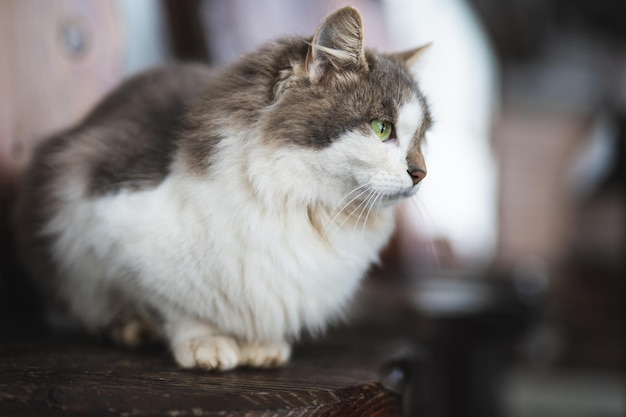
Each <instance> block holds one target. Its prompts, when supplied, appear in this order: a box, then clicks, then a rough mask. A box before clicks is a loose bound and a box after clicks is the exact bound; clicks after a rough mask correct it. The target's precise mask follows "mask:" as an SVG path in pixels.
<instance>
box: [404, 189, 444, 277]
mask: <svg viewBox="0 0 626 417" xmlns="http://www.w3.org/2000/svg"><path fill="white" fill-rule="evenodd" d="M410 200H411V202H412V203H413V205H414V206H415V209H416V210H415V212H416V213H417V216H418V218H419V221H420V223H421V225H422V228H424V229H429V231H428V233H427V235H429V236H428V238H426V239H423V241H424V243H425V249H426V252H427V254H428V257H429V258H430V259H431V260H432V266H433V268H434V269H436V270H438V269H440V268H441V261H440V256H439V251H438V249H437V246H436V245H435V243H434V242H433V239H432V237H433V236H437V235H438V234H439V233H437V230H436V227H435V222H434V221H433V220H432V217H430V214H429V212H428V209H427V208H426V207H425V206H424V204H423V202H422V201H420V200H419V197H418V196H417V195H414V196H413V197H411V198H410Z"/></svg>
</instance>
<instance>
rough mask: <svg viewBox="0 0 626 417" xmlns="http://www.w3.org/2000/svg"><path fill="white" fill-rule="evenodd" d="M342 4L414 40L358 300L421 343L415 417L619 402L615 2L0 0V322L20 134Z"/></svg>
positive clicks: (8, 305) (228, 56)
mask: <svg viewBox="0 0 626 417" xmlns="http://www.w3.org/2000/svg"><path fill="white" fill-rule="evenodd" d="M347 4H352V5H355V6H356V7H357V8H359V10H360V11H361V12H362V13H363V17H364V21H365V41H366V44H367V45H368V46H370V47H373V48H376V49H378V50H380V51H386V52H393V51H398V50H402V49H408V48H410V47H414V46H418V45H421V44H426V43H428V42H433V46H432V47H431V48H430V50H429V51H428V53H427V54H425V55H424V57H423V59H422V61H421V62H420V63H419V65H418V68H417V69H416V76H417V78H418V80H419V82H420V86H421V87H422V89H423V90H424V91H425V93H426V94H427V96H428V97H429V99H430V101H431V107H432V112H433V114H434V118H435V126H434V128H433V129H432V131H431V132H430V133H429V135H428V137H427V149H426V157H427V164H428V168H429V174H428V177H427V179H426V180H425V181H424V183H423V187H422V189H421V190H420V193H419V195H418V198H417V199H416V200H415V201H411V202H408V203H407V204H405V205H404V206H403V207H401V208H400V209H399V221H398V232H397V233H396V235H395V236H394V239H393V241H392V243H391V245H390V247H389V248H388V249H387V250H386V252H385V254H384V263H383V266H382V267H381V268H379V269H377V270H376V271H374V272H373V273H372V277H370V279H369V280H368V282H367V285H366V291H365V295H364V299H363V300H364V301H362V303H363V304H365V305H366V307H367V308H365V309H363V310H369V311H372V310H375V311H376V313H377V316H378V317H377V319H378V321H379V322H380V324H381V325H382V326H383V327H387V328H390V327H395V328H397V329H399V330H398V331H399V332H400V333H401V334H403V335H408V336H410V337H414V338H415V339H416V340H417V341H418V343H420V344H421V345H423V346H425V347H426V351H429V352H431V353H430V354H429V355H430V356H429V359H428V362H429V363H432V364H434V365H433V366H432V368H433V370H431V371H429V372H431V373H432V375H431V376H432V378H434V379H435V380H436V381H434V382H432V381H431V382H432V384H431V385H432V386H433V387H434V388H433V389H432V391H433V393H434V394H433V396H432V398H433V401H435V402H437V403H438V404H439V406H440V407H439V411H437V412H434V413H433V415H442V416H443V415H450V416H452V415H464V416H471V415H476V416H491V415H493V416H495V415H503V416H512V417H517V416H535V417H541V416H546V417H547V416H550V417H555V416H568V417H569V416H590V417H591V416H606V417H613V416H615V417H617V416H624V415H626V399H625V395H624V393H625V392H626V386H625V385H624V371H625V368H624V367H625V362H624V356H625V352H626V346H625V345H624V337H625V333H626V323H625V316H626V311H625V306H626V300H625V298H626V291H625V290H626V288H625V286H626V271H625V265H624V264H625V262H626V261H625V259H626V253H625V249H624V248H625V245H624V237H625V234H626V221H625V216H626V209H625V200H624V199H625V195H624V193H625V190H626V184H625V179H624V156H625V153H626V150H625V149H624V148H625V143H626V22H625V21H624V16H625V15H626V5H625V4H624V2H622V1H619V0H595V1H593V2H589V1H583V0H355V1H352V2H347V1H330V0H328V1H316V2H311V1H305V0H302V1H293V0H290V1H287V0H267V1H255V0H230V1H219V0H188V1H184V2H182V1H175V0H162V1H157V0H116V1H108V2H102V1H96V0H54V1H52V0H50V1H36V0H19V1H18V0H3V1H2V2H0V215H1V217H0V221H1V223H0V245H1V247H0V253H1V257H2V258H1V260H0V274H1V275H0V313H1V317H2V318H1V319H0V323H1V324H2V326H3V328H4V329H7V331H6V332H5V334H7V332H9V330H8V329H9V328H11V329H12V330H11V331H12V332H20V331H27V330H28V329H32V328H33V327H29V326H31V324H30V323H34V322H35V321H28V320H27V319H28V318H33V317H35V316H36V314H37V312H36V310H35V309H33V308H32V307H31V306H30V305H29V304H28V303H27V302H25V301H24V300H25V299H27V295H25V294H28V293H29V289H28V287H27V284H26V283H25V281H24V280H21V279H14V278H16V277H17V276H19V272H18V270H19V268H18V266H17V265H16V261H15V256H14V253H13V249H12V245H11V239H10V232H9V230H10V229H9V211H10V204H11V201H12V198H13V196H14V195H15V192H16V184H17V181H18V179H19V175H20V172H21V170H22V169H23V167H24V166H25V164H26V163H27V162H28V159H29V156H30V153H31V151H32V148H33V147H34V146H35V145H36V144H37V143H38V142H39V141H41V140H42V139H43V138H44V137H45V136H47V135H49V134H50V133H52V132H55V131H57V130H59V129H62V128H65V127H68V126H70V125H71V124H73V123H76V122H77V121H78V120H80V118H81V117H82V116H83V115H85V113H86V112H87V111H88V110H89V109H90V108H91V107H92V106H93V105H94V104H95V103H96V102H97V101H98V100H99V99H101V98H102V96H103V95H104V94H106V93H107V92H108V91H110V90H111V89H112V88H114V87H115V86H116V85H117V84H119V82H120V81H121V80H122V79H124V78H125V77H128V76H131V75H133V74H135V73H138V72H140V71H142V70H145V69H148V68H151V67H154V66H158V65H163V64H165V63H169V62H174V61H181V60H184V61H190V60H191V61H204V62H209V63H211V64H214V65H225V64H227V63H229V62H232V61H233V60H235V59H237V58H238V57H239V56H240V55H242V54H244V53H245V52H247V51H251V50H253V49H254V48H255V47H257V46H258V45H259V44H261V43H263V42H265V41H267V40H268V39H272V38H275V37H277V36H282V35H309V34H312V33H313V31H314V30H315V27H316V26H317V24H318V23H319V21H320V19H322V18H323V17H324V16H325V15H326V14H327V13H328V12H330V11H332V10H334V9H335V8H337V7H340V6H343V5H347ZM372 305H377V306H380V307H381V308H382V309H385V311H388V312H389V314H383V315H381V314H378V313H379V312H380V311H379V310H377V309H373V308H372ZM400 310H401V311H400ZM361 315H362V316H363V317H362V320H364V321H365V322H368V320H370V325H371V319H372V318H371V317H367V314H365V313H364V314H361ZM16 323H18V324H19V323H28V325H24V326H22V325H19V326H15V324H16ZM32 326H36V325H34V324H32ZM16 327H18V328H19V329H18V330H16V329H15V328H16ZM9 333H10V332H9ZM433 375H434V376H433ZM405 390H407V391H406V392H412V393H413V394H412V395H415V396H416V397H417V396H419V395H420V394H419V392H418V391H417V390H418V388H417V387H416V385H415V383H413V384H412V385H411V384H409V386H408V387H407V388H405ZM442 404H446V405H442Z"/></svg>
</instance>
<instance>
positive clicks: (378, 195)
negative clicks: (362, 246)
mask: <svg viewBox="0 0 626 417" xmlns="http://www.w3.org/2000/svg"><path fill="white" fill-rule="evenodd" d="M383 195H384V193H383V190H382V187H378V189H377V190H376V195H375V197H374V199H373V200H372V204H371V205H370V208H369V210H368V211H367V215H366V216H365V221H364V222H363V229H362V230H361V239H363V238H365V226H367V220H368V219H369V217H370V213H371V212H372V209H373V208H374V205H376V200H378V207H377V208H376V211H378V210H379V209H380V203H381V201H382V198H383Z"/></svg>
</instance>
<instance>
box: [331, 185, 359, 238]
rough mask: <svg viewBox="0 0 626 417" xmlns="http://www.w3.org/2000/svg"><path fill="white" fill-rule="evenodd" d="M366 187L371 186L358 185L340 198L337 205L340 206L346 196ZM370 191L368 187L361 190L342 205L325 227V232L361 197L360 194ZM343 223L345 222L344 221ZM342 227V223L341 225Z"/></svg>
mask: <svg viewBox="0 0 626 417" xmlns="http://www.w3.org/2000/svg"><path fill="white" fill-rule="evenodd" d="M365 187H369V186H368V185H367V184H364V185H361V186H359V187H356V188H355V189H354V190H352V191H350V192H349V193H348V194H346V195H345V196H344V197H343V198H342V199H341V200H339V203H338V204H337V206H339V204H341V203H342V202H343V201H344V200H345V199H346V198H348V197H349V196H350V195H351V194H352V193H355V192H357V191H359V190H361V189H362V188H365ZM367 191H368V189H365V190H363V191H361V192H360V193H359V194H357V195H356V196H355V197H353V198H352V199H351V200H350V201H348V202H347V203H346V204H344V205H343V207H341V208H340V209H338V210H337V211H336V213H335V215H334V216H333V218H332V219H331V220H330V222H329V223H328V225H327V226H326V228H325V229H324V233H326V232H327V231H328V228H329V227H330V226H332V225H334V224H335V220H337V217H339V215H340V214H341V213H342V212H343V211H344V210H345V209H346V208H347V207H348V206H349V205H350V204H352V203H353V202H354V200H356V199H357V198H359V197H360V196H362V195H363V194H365V193H366V192H367ZM348 217H350V215H348ZM342 225H343V223H342ZM339 227H341V225H340V226H339Z"/></svg>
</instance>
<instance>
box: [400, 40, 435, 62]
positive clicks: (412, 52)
mask: <svg viewBox="0 0 626 417" xmlns="http://www.w3.org/2000/svg"><path fill="white" fill-rule="evenodd" d="M432 45H433V43H432V42H429V43H427V44H425V45H422V46H418V47H417V48H413V49H409V50H408V51H404V52H396V53H395V54H393V55H392V56H393V57H395V58H396V59H397V60H399V61H400V62H402V63H403V64H404V65H405V66H406V67H407V68H411V67H412V66H413V64H415V62H417V59H418V58H419V57H420V56H422V55H423V54H424V52H426V51H427V50H428V49H429V48H430V47H431V46H432Z"/></svg>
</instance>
